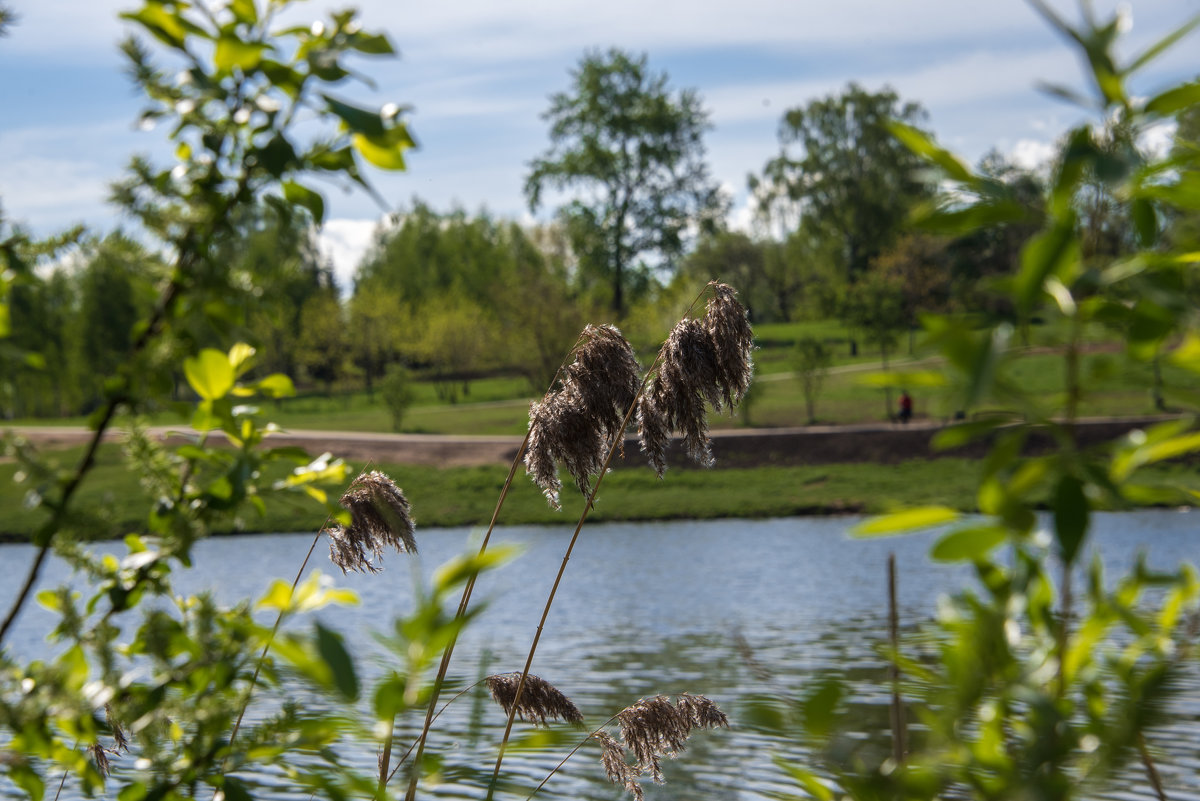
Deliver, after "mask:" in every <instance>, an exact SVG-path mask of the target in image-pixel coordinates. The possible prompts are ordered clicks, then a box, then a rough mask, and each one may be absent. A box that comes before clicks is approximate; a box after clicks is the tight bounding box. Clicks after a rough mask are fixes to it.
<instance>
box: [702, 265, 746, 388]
mask: <svg viewBox="0 0 1200 801" xmlns="http://www.w3.org/2000/svg"><path fill="white" fill-rule="evenodd" d="M710 286H711V287H712V290H713V295H712V297H711V298H709V300H708V305H707V306H706V307H705V311H704V325H705V327H706V328H707V329H708V332H709V335H710V336H711V337H712V342H713V348H714V349H715V350H716V356H717V359H716V371H717V383H718V385H719V386H720V387H721V392H722V394H723V395H724V398H725V403H726V405H728V406H734V405H735V404H737V403H738V402H739V401H740V400H741V399H742V397H743V396H744V395H745V394H746V390H747V389H749V388H750V381H751V379H752V378H753V377H754V362H753V359H752V354H753V352H754V331H753V330H752V329H751V328H750V318H749V317H748V316H747V314H746V308H745V307H744V306H743V305H742V304H741V303H739V302H738V300H737V291H736V290H734V288H733V287H731V286H729V285H727V284H718V283H715V282H714V283H713V284H711V285H710Z"/></svg>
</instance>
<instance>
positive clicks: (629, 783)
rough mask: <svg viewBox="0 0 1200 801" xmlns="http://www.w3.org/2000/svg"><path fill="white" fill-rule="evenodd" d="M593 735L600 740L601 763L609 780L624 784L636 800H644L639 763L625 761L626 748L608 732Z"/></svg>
mask: <svg viewBox="0 0 1200 801" xmlns="http://www.w3.org/2000/svg"><path fill="white" fill-rule="evenodd" d="M592 737H593V738H595V739H597V740H599V741H600V747H601V749H602V750H601V752H600V764H601V765H603V766H604V773H605V775H606V776H608V780H609V781H610V782H612V783H613V784H622V785H624V786H625V789H626V790H628V791H629V794H630V795H632V796H633V797H634V799H636V801H642V798H643V796H642V786H641V785H640V784H638V781H637V780H638V776H640V775H641V771H639V770H638V767H637V765H630V764H629V763H628V762H626V761H625V749H624V748H622V747H621V744H620V743H618V742H617V741H616V740H614V739H613V738H612V736H611V735H609V734H608V732H603V731H598V732H596V733H595V734H593V735H592Z"/></svg>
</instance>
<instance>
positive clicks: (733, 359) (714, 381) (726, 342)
mask: <svg viewBox="0 0 1200 801" xmlns="http://www.w3.org/2000/svg"><path fill="white" fill-rule="evenodd" d="M709 288H710V289H711V290H712V297H711V298H710V299H709V301H708V305H707V306H706V309H705V314H704V317H703V318H702V319H698V320H693V319H683V320H680V321H679V322H678V323H677V324H676V325H675V327H674V328H673V329H672V330H671V334H670V336H668V337H667V341H666V342H665V343H663V347H662V351H661V352H660V354H659V367H658V372H657V375H655V376H654V380H653V382H652V383H651V385H650V386H649V388H648V389H647V391H646V394H645V395H644V396H643V398H642V400H641V402H640V403H639V405H638V436H639V438H640V439H641V443H642V451H643V452H644V453H645V454H646V455H647V457H648V458H649V460H650V464H651V466H653V467H654V470H655V472H657V473H658V475H659V477H661V476H662V474H663V472H664V471H665V470H666V448H667V444H668V436H669V433H670V432H671V431H678V432H679V433H681V434H682V435H683V445H684V449H685V450H686V451H687V454H688V456H689V457H691V458H692V459H693V460H694V461H696V462H698V463H699V464H701V465H703V466H704V467H711V466H712V464H713V456H712V442H711V440H710V439H709V437H708V410H707V408H706V405H705V404H709V405H711V406H712V407H713V408H714V409H715V410H717V411H720V410H721V409H722V407H723V406H728V407H730V408H732V407H733V406H735V405H736V404H737V403H738V402H739V401H740V400H741V399H742V397H743V396H744V395H745V393H746V390H747V389H748V388H749V386H750V380H751V377H752V375H753V364H752V362H751V358H750V355H751V353H752V352H753V350H754V335H753V332H752V331H751V329H750V322H749V319H748V318H747V316H746V310H745V308H744V307H743V306H742V304H741V303H739V302H738V301H737V298H736V294H737V293H736V292H735V291H734V290H733V288H732V287H730V286H728V285H726V284H719V283H715V282H714V283H712V284H710V285H709Z"/></svg>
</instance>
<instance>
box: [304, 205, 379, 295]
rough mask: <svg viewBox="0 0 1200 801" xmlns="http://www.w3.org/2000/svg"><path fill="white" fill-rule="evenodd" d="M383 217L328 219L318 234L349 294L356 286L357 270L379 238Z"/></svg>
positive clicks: (318, 243) (319, 241)
mask: <svg viewBox="0 0 1200 801" xmlns="http://www.w3.org/2000/svg"><path fill="white" fill-rule="evenodd" d="M382 223H383V220H382V219H379V220H347V219H336V220H326V221H325V225H324V226H322V227H321V232H320V234H318V236H317V247H318V248H319V249H320V251H321V255H322V256H324V257H325V258H326V259H328V260H329V261H330V263H331V264H332V265H333V274H334V276H335V277H336V279H337V285H338V288H339V289H340V290H341V291H342V293H343V294H348V293H349V292H350V291H351V290H352V289H353V288H354V273H355V270H356V269H357V268H358V264H359V262H361V261H362V257H363V256H364V255H365V254H366V252H367V250H368V249H369V248H370V247H371V245H372V243H373V242H374V241H375V232H376V231H377V230H378V229H379V226H380V225H381V224H382Z"/></svg>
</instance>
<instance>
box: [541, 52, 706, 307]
mask: <svg viewBox="0 0 1200 801" xmlns="http://www.w3.org/2000/svg"><path fill="white" fill-rule="evenodd" d="M571 77H572V88H571V89H570V90H568V91H566V92H559V93H557V94H555V95H553V96H552V97H551V100H550V109H549V110H548V111H547V112H546V113H545V114H544V115H543V116H544V118H545V119H546V120H547V121H548V122H549V123H550V142H551V144H550V148H549V150H547V151H546V152H545V153H544V154H543V155H542V156H540V157H539V158H537V159H534V161H533V162H532V164H531V165H530V167H531V169H530V173H529V176H528V178H526V181H525V195H526V197H527V198H528V201H529V207H530V209H531V210H534V211H536V210H537V208H538V207H539V206H540V205H541V203H542V199H543V194H544V192H545V191H546V189H547V188H549V189H556V190H574V191H575V192H576V193H577V198H576V199H575V200H574V201H573V202H571V203H570V204H569V205H568V206H566V208H564V209H563V210H562V212H561V213H562V214H563V215H564V216H565V217H566V218H568V219H569V220H570V230H571V231H572V238H573V243H574V244H575V249H576V255H577V256H578V257H579V259H580V265H579V266H580V272H581V274H583V275H585V276H587V275H596V276H602V277H603V278H604V280H606V282H607V284H608V285H609V287H610V289H611V297H610V302H611V306H612V309H613V311H614V312H616V313H617V314H618V316H619V315H621V314H623V313H624V311H625V310H626V308H627V305H628V301H627V298H626V291H627V289H628V281H629V277H630V273H631V272H632V271H633V270H634V269H635V265H636V264H637V263H638V261H639V259H652V260H654V264H655V266H657V267H662V268H668V269H670V268H672V267H673V266H674V262H675V260H676V259H677V258H678V257H679V256H680V254H681V253H682V252H683V250H684V246H685V242H686V239H687V237H688V235H689V234H691V233H693V232H694V231H695V230H696V229H698V228H705V227H710V226H711V225H712V224H713V222H714V221H715V220H716V219H717V218H718V217H719V215H720V214H721V212H722V211H723V208H724V204H723V202H722V200H721V196H720V194H719V192H718V186H717V184H716V182H714V181H713V180H712V179H711V178H710V177H709V174H708V166H707V164H706V162H705V160H704V141H703V136H704V132H705V130H707V129H708V127H709V122H708V114H707V112H706V111H705V110H704V108H703V107H702V106H701V103H700V98H699V96H698V95H697V94H696V93H695V92H694V91H692V90H689V89H685V90H683V91H680V92H678V93H673V92H671V91H670V90H669V89H668V88H667V75H666V74H665V73H659V74H655V73H653V72H651V71H650V70H649V69H648V67H647V65H646V56H645V55H644V54H643V55H640V56H635V55H631V54H629V53H626V52H624V51H621V50H618V49H615V48H614V49H612V50H609V51H608V52H607V53H598V52H593V53H589V54H587V55H585V56H584V58H583V60H582V61H581V62H580V64H579V66H578V68H576V69H575V70H574V71H573V72H572V73H571Z"/></svg>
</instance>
